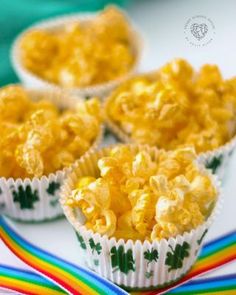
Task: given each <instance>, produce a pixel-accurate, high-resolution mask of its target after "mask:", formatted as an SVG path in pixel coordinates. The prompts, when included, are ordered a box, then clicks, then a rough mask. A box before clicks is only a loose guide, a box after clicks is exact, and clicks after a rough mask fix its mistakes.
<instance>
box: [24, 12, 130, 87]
mask: <svg viewBox="0 0 236 295" xmlns="http://www.w3.org/2000/svg"><path fill="white" fill-rule="evenodd" d="M131 39H132V38H131V29H130V25H129V23H128V21H127V19H126V18H125V16H124V15H123V14H122V13H121V12H120V11H119V10H117V9H116V8H113V7H109V8H107V9H105V10H104V11H103V12H101V13H100V14H99V15H98V16H96V17H95V18H94V19H91V20H87V21H77V22H74V23H70V24H66V25H64V27H62V28H61V29H60V30H54V31H53V30H51V31H50V30H46V29H34V30H31V31H30V32H28V33H26V34H25V35H24V36H23V38H22V40H21V58H22V62H23V65H24V66H25V67H26V68H27V69H28V70H30V71H31V72H33V73H35V74H36V75H38V76H40V77H41V78H43V79H45V80H48V81H50V82H53V83H56V84H59V85H61V86H63V87H84V86H90V85H95V84H100V83H105V82H108V81H111V80H114V79H116V78H119V77H121V76H122V75H124V74H126V73H127V72H128V71H129V70H130V69H131V67H132V66H133V63H134V61H135V52H134V48H133V45H132V40H131Z"/></svg>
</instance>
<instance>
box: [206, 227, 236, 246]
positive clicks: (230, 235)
mask: <svg viewBox="0 0 236 295" xmlns="http://www.w3.org/2000/svg"><path fill="white" fill-rule="evenodd" d="M228 237H234V238H235V240H236V230H233V231H231V232H228V233H227V234H225V235H222V236H220V237H219V238H215V239H213V240H211V241H209V242H207V243H205V245H204V246H205V247H209V246H211V245H213V244H215V243H220V242H221V241H223V240H225V239H227V238H228Z"/></svg>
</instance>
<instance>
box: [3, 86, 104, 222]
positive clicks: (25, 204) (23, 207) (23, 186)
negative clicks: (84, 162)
mask: <svg viewBox="0 0 236 295" xmlns="http://www.w3.org/2000/svg"><path fill="white" fill-rule="evenodd" d="M27 92H28V93H29V95H30V97H31V98H32V100H39V99H43V98H44V99H48V100H50V101H51V102H53V103H54V104H55V105H57V106H58V107H59V108H62V109H63V108H68V106H70V107H69V108H73V106H74V105H75V103H77V102H78V99H74V98H73V97H71V96H68V94H65V93H64V92H62V91H52V90H48V91H45V90H40V91H39V90H33V89H28V90H27ZM102 136H103V127H102V126H101V128H100V131H99V134H98V135H97V138H96V139H95V140H94V142H93V144H92V146H91V147H90V149H89V150H94V149H96V148H98V146H99V144H100V143H101V140H102ZM87 152H88V151H87ZM72 166H73V165H72ZM70 169H71V167H66V168H64V169H63V170H60V171H56V172H55V173H51V174H49V175H47V176H45V175H43V176H42V177H40V178H38V177H33V178H32V179H30V178H25V179H21V178H17V179H13V178H5V177H0V213H2V214H4V215H6V216H8V217H10V218H12V219H15V220H18V221H23V222H42V221H47V220H53V219H56V218H59V217H62V216H63V212H62V209H61V206H60V204H59V190H60V187H61V185H62V182H63V179H64V178H65V176H66V175H67V173H68V172H69V171H70Z"/></svg>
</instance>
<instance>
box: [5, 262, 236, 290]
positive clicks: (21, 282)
mask: <svg viewBox="0 0 236 295" xmlns="http://www.w3.org/2000/svg"><path fill="white" fill-rule="evenodd" d="M0 278H1V283H0V287H2V288H4V289H7V290H13V291H16V292H19V293H24V294H30V295H39V294H40V295H41V294H47V295H65V294H66V293H65V292H64V291H63V290H61V289H60V288H59V287H57V286H56V285H54V284H53V283H51V282H49V281H48V280H46V279H44V278H42V277H41V276H39V275H37V274H35V273H33V272H31V271H25V270H20V269H17V268H14V267H10V266H6V265H2V266H0ZM209 293H210V294H216V295H231V294H232V295H233V294H236V274H233V275H225V276H218V277H214V278H207V279H197V280H193V281H191V282H188V283H186V284H185V285H183V286H180V287H178V288H176V289H175V290H172V291H170V292H168V293H166V294H170V295H171V294H179V295H190V294H209Z"/></svg>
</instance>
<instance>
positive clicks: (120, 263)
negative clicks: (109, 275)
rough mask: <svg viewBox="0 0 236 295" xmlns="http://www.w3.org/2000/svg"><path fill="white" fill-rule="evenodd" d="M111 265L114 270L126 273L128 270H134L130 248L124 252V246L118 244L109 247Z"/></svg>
mask: <svg viewBox="0 0 236 295" xmlns="http://www.w3.org/2000/svg"><path fill="white" fill-rule="evenodd" d="M111 265H112V267H113V268H116V269H115V270H114V271H116V270H118V269H119V270H120V271H121V272H123V273H125V274H127V273H128V272H129V271H135V261H134V258H133V252H132V250H131V249H129V250H127V251H126V252H125V249H124V246H122V245H120V246H119V247H118V248H116V247H115V246H114V247H112V248H111Z"/></svg>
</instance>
